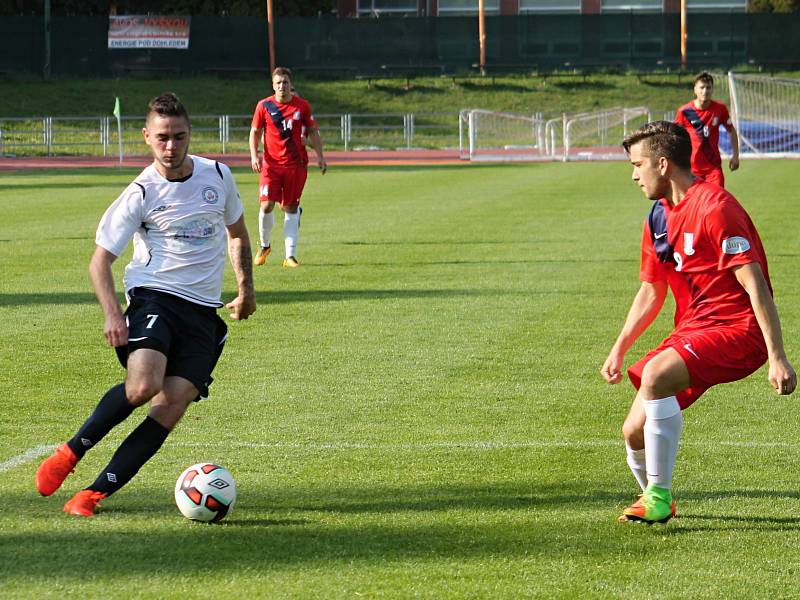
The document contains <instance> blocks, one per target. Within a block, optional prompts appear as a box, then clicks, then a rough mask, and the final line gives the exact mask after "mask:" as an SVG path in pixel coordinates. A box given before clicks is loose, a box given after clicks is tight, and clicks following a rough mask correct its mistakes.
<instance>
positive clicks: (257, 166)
mask: <svg viewBox="0 0 800 600" xmlns="http://www.w3.org/2000/svg"><path fill="white" fill-rule="evenodd" d="M263 133H264V128H263V127H262V128H256V127H251V128H250V140H249V144H250V167H251V168H252V169H253V171H254V172H255V173H260V172H261V156H260V155H259V154H258V144H259V140H260V139H261V135H262V134H263Z"/></svg>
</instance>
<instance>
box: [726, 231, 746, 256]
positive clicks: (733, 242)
mask: <svg viewBox="0 0 800 600" xmlns="http://www.w3.org/2000/svg"><path fill="white" fill-rule="evenodd" d="M748 250H750V242H748V241H747V239H745V238H743V237H741V236H738V235H737V236H734V237H730V238H727V239H724V240H722V252H723V253H725V254H742V253H743V252H747V251H748Z"/></svg>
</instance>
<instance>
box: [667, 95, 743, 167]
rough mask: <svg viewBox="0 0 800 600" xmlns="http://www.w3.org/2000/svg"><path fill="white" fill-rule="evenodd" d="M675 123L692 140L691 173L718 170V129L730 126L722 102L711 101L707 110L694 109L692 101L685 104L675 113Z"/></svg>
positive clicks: (719, 163)
mask: <svg viewBox="0 0 800 600" xmlns="http://www.w3.org/2000/svg"><path fill="white" fill-rule="evenodd" d="M675 122H676V123H677V124H678V125H682V126H683V127H685V128H686V130H687V131H688V132H689V137H690V138H692V171H693V172H694V174H695V175H700V176H702V175H703V174H704V173H706V172H708V171H711V170H714V169H719V168H720V165H722V158H721V157H720V155H719V127H720V125H722V126H724V127H725V128H726V129H727V128H728V127H729V126H730V125H731V117H730V115H729V114H728V107H727V106H725V105H724V104H723V103H722V102H717V101H715V100H712V101H711V104H709V105H708V108H702V109H701V108H695V105H694V100H692V101H691V102H687V103H686V104H684V105H683V106H681V107H680V108H679V109H678V112H677V113H675Z"/></svg>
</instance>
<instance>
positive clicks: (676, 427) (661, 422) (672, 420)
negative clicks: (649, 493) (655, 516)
mask: <svg viewBox="0 0 800 600" xmlns="http://www.w3.org/2000/svg"><path fill="white" fill-rule="evenodd" d="M644 413H645V415H646V416H647V420H646V421H645V422H644V447H645V449H646V450H647V455H646V456H645V462H646V464H647V481H648V483H650V484H652V485H657V486H658V487H660V488H666V489H672V472H673V471H674V470H675V459H676V458H677V456H678V441H679V440H680V438H681V428H682V427H683V417H682V416H681V407H680V405H679V404H678V399H677V398H676V397H675V396H669V397H668V398H661V399H659V400H645V401H644Z"/></svg>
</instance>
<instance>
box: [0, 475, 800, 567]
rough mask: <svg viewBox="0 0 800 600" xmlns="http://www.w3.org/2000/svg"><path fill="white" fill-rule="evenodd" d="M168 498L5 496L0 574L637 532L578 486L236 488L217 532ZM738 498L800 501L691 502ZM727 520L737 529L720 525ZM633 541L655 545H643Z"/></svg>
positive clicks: (413, 551) (455, 554)
mask: <svg viewBox="0 0 800 600" xmlns="http://www.w3.org/2000/svg"><path fill="white" fill-rule="evenodd" d="M170 495H171V494H169V492H168V491H165V490H163V489H148V488H146V487H144V488H143V487H141V486H140V485H132V486H131V489H126V490H123V491H121V492H120V493H119V494H118V495H115V496H114V497H113V498H111V499H108V500H107V501H106V502H105V507H106V508H105V509H104V510H103V511H102V512H101V514H99V515H98V516H96V517H94V518H93V519H82V518H81V519H78V518H74V517H73V518H70V517H68V516H66V515H63V514H60V512H59V511H60V508H61V502H63V499H60V500H55V499H53V498H39V497H38V496H35V495H34V493H33V492H31V493H30V494H13V493H12V494H6V495H5V496H4V499H5V501H6V505H7V506H9V507H18V508H20V509H21V512H20V514H18V515H17V513H15V515H16V516H17V520H15V521H14V523H19V525H18V526H17V525H15V526H14V529H16V528H17V527H19V530H17V531H8V530H5V531H4V533H3V535H2V536H0V552H2V555H3V556H4V557H6V559H4V564H3V570H4V576H5V577H6V578H37V579H38V578H44V579H47V578H51V577H61V578H67V579H70V578H75V577H77V578H80V577H81V576H82V574H81V573H76V571H75V564H77V562H76V561H79V560H81V559H83V560H85V559H86V557H91V572H92V576H93V577H109V578H118V577H130V576H131V575H139V574H148V575H149V574H151V573H152V572H153V571H156V572H161V571H163V569H164V568H165V565H169V567H168V568H169V573H170V576H171V577H181V576H183V575H185V574H188V573H193V572H197V571H201V570H203V569H205V568H208V567H213V569H215V570H219V571H220V572H228V573H233V574H235V573H238V572H240V571H242V570H248V569H252V568H259V569H266V570H271V569H275V568H280V567H281V566H286V565H296V564H306V563H308V564H319V563H321V562H323V563H336V562H341V561H362V562H364V563H365V564H377V563H378V562H380V561H408V560H411V561H417V560H423V561H425V560H439V559H442V560H447V561H453V560H458V559H462V560H469V559H474V558H481V559H483V558H485V559H486V560H490V561H491V560H493V559H495V558H496V557H505V558H508V559H514V558H516V557H525V556H531V555H532V554H533V555H537V554H539V553H546V556H548V557H549V559H551V560H555V561H559V560H572V559H573V558H574V557H575V556H576V555H580V556H583V557H585V556H588V555H592V556H595V557H597V559H598V560H602V559H603V557H607V556H617V555H618V554H619V552H620V547H619V543H620V535H627V534H628V533H631V532H625V527H620V526H618V525H616V523H615V522H614V518H613V517H612V516H610V515H608V512H609V511H614V512H615V509H614V507H618V508H620V507H621V506H623V504H624V501H625V500H627V498H626V499H625V500H623V498H622V497H621V496H620V495H619V494H618V493H616V492H610V491H608V490H607V489H605V488H603V487H599V486H592V485H591V484H587V483H586V482H579V483H578V482H576V483H567V482H557V483H552V484H543V485H536V484H529V483H527V482H517V483H515V482H504V483H496V484H493V483H475V484H470V483H464V484H435V483H432V484H419V485H410V486H385V485H383V486H381V485H376V486H369V485H366V484H363V485H362V486H361V487H356V486H352V485H348V486H342V485H339V486H331V487H325V486H312V487H296V486H292V487H287V488H282V489H281V488H279V489H276V488H270V489H269V492H268V493H258V492H256V491H254V490H252V489H251V490H247V489H246V488H243V489H242V490H241V491H240V498H239V503H238V504H237V507H236V510H235V511H234V512H233V514H232V515H231V516H230V517H229V519H228V520H226V521H223V522H222V523H220V524H217V525H211V526H207V525H202V524H197V523H190V522H186V521H184V520H183V519H182V517H180V516H179V515H178V513H177V511H176V509H175V508H174V506H173V505H172V503H171V498H170ZM742 495H744V496H748V497H753V498H764V499H765V500H768V499H770V498H786V497H788V498H798V497H800V495H798V494H797V493H794V492H790V493H787V494H783V493H777V492H770V491H758V490H754V491H750V492H747V491H745V492H720V493H717V494H714V493H708V494H703V495H698V496H690V497H691V498H698V499H700V498H709V499H710V498H718V497H725V496H728V497H741V496H742ZM598 507H600V508H599V509H598ZM606 508H607V509H609V510H605V509H606ZM587 514H588V515H589V517H587ZM587 518H588V520H587ZM703 521H707V522H708V526H707V527H703V526H702V525H701V522H703ZM731 522H733V523H737V525H735V526H734V527H730V526H728V524H729V523H731ZM739 524H740V525H739ZM626 527H627V526H626ZM796 528H797V529H800V519H798V518H795V517H781V516H775V517H768V516H763V515H754V516H753V517H746V516H741V515H736V516H726V515H696V514H695V515H692V514H688V515H686V516H681V517H680V518H679V519H676V521H673V522H672V523H670V524H668V525H667V526H664V527H661V526H658V527H654V528H653V529H652V531H653V532H654V533H657V534H659V535H677V534H687V533H694V532H697V533H706V534H707V533H714V532H726V531H729V530H731V529H741V530H743V531H749V530H754V531H772V530H775V531H784V530H786V529H796ZM629 539H631V540H633V542H632V543H636V544H644V545H646V544H648V543H649V542H648V539H647V538H636V537H633V538H629ZM637 540H638V541H637ZM629 550H630V549H629Z"/></svg>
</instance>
